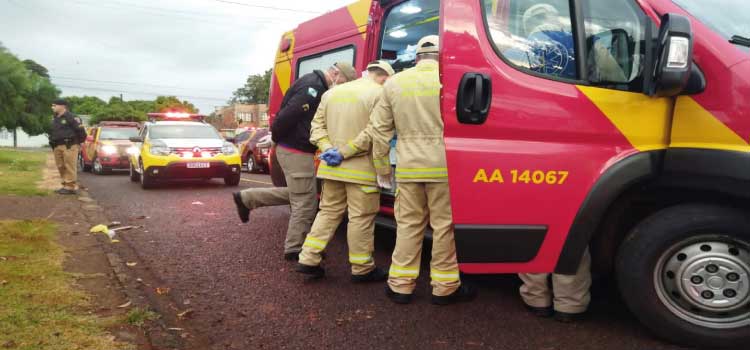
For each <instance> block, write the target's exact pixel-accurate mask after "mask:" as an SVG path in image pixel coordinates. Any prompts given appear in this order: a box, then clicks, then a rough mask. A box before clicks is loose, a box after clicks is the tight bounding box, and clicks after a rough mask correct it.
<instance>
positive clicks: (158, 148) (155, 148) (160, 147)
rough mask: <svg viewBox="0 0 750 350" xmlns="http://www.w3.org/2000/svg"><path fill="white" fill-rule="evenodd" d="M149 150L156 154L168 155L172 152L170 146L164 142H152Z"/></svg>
mask: <svg viewBox="0 0 750 350" xmlns="http://www.w3.org/2000/svg"><path fill="white" fill-rule="evenodd" d="M149 151H150V152H151V154H153V155H155V156H168V155H169V154H170V153H172V152H171V151H170V150H169V147H167V144H165V143H162V142H152V143H151V149H150V150H149Z"/></svg>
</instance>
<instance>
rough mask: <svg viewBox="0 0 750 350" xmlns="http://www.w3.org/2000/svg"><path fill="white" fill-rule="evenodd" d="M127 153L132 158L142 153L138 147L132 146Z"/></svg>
mask: <svg viewBox="0 0 750 350" xmlns="http://www.w3.org/2000/svg"><path fill="white" fill-rule="evenodd" d="M126 152H127V153H128V154H129V155H131V156H135V155H137V154H138V153H140V152H141V151H140V150H139V149H138V147H135V146H130V147H128V149H127V151H126Z"/></svg>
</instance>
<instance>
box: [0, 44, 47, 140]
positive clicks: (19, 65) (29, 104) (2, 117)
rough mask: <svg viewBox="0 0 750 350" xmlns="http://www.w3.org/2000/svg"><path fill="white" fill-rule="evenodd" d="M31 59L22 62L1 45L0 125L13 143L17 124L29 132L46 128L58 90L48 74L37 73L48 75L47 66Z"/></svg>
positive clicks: (33, 132) (37, 131) (45, 129)
mask: <svg viewBox="0 0 750 350" xmlns="http://www.w3.org/2000/svg"><path fill="white" fill-rule="evenodd" d="M31 62H33V61H31ZM33 63H34V64H33V65H31V64H29V65H27V64H25V63H24V62H21V61H20V60H19V59H18V58H17V57H16V56H14V55H13V54H11V53H10V52H8V51H7V49H5V48H3V47H2V46H0V127H2V128H5V129H7V130H11V131H13V133H14V145H15V131H16V130H17V129H18V128H21V129H23V130H24V131H25V132H26V133H28V134H29V135H39V134H42V133H44V132H46V131H47V130H48V128H49V125H50V123H51V118H50V114H51V111H50V109H49V106H50V105H51V104H52V101H54V99H55V98H57V96H59V94H60V91H59V90H58V89H57V88H56V87H55V86H54V85H53V84H52V83H51V82H50V81H49V79H48V78H46V77H44V76H43V75H40V74H37V73H36V72H39V73H42V74H46V75H48V74H47V68H45V67H44V66H42V65H40V64H38V63H36V62H33ZM28 67H32V68H33V70H32V69H29V68H28Z"/></svg>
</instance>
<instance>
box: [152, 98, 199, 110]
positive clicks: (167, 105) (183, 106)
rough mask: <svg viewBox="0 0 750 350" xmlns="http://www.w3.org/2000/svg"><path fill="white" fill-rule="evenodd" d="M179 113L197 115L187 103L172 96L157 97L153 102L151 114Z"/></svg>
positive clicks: (193, 107)
mask: <svg viewBox="0 0 750 350" xmlns="http://www.w3.org/2000/svg"><path fill="white" fill-rule="evenodd" d="M168 111H181V112H186V113H198V109H197V108H195V106H194V105H193V104H192V103H190V102H188V101H180V99H178V98H177V97H174V96H159V97H157V98H156V101H154V110H153V111H152V112H168Z"/></svg>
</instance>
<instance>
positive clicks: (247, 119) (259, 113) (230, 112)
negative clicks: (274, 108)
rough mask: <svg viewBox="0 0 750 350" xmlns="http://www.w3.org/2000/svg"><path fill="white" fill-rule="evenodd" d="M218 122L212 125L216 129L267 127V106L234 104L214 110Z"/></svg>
mask: <svg viewBox="0 0 750 350" xmlns="http://www.w3.org/2000/svg"><path fill="white" fill-rule="evenodd" d="M216 114H217V115H218V116H219V117H220V118H219V120H220V122H217V123H216V124H218V125H214V126H216V127H217V128H218V129H236V128H241V127H249V128H252V127H255V128H258V127H259V128H267V127H268V105H265V104H253V105H247V104H239V103H237V104H234V105H231V106H227V107H221V108H218V109H217V110H216Z"/></svg>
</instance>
